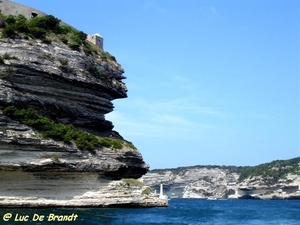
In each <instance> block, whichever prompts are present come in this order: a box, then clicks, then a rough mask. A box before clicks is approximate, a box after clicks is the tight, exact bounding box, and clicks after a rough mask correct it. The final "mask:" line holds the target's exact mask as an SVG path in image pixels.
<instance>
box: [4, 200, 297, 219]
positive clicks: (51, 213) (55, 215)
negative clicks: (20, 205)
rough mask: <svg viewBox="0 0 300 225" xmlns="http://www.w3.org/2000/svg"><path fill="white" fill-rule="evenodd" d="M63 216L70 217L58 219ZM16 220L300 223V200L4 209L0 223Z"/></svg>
mask: <svg viewBox="0 0 300 225" xmlns="http://www.w3.org/2000/svg"><path fill="white" fill-rule="evenodd" d="M76 215H77V217H76ZM10 216H11V217H10ZM63 216H66V217H65V220H70V221H58V220H63V219H64V218H63ZM9 217H10V218H9ZM22 220H23V221H22ZM32 220H35V221H32ZM39 220H40V221H39ZM49 220H50V221H49ZM15 224H18V225H29V224H30V225H33V224H39V225H48V224H52V225H57V224H61V225H69V224H72V225H73V224H74V225H76V224H84V225H92V224H94V225H95V224H99V225H100V224H101V225H102V224H103V225H115V224H116V225H119V224H120V225H121V224H122V225H129V224H133V225H139V224H153V225H154V224H178V225H179V224H180V225H181V224H182V225H197V224H203V225H226V224H232V225H266V224H270V225H273V224H274V225H281V224H282V225H299V224H300V201H299V200H272V201H267V200H216V201H206V200H196V199H172V200H170V202H169V207H167V208H149V209H66V208H63V209H61V208H55V209H0V225H15Z"/></svg>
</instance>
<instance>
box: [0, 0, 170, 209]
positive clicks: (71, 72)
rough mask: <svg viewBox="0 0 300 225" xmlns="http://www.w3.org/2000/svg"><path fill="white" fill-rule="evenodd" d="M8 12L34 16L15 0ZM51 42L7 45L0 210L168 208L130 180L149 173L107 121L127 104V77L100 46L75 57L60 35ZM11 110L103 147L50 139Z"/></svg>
mask: <svg viewBox="0 0 300 225" xmlns="http://www.w3.org/2000/svg"><path fill="white" fill-rule="evenodd" d="M0 9H4V10H2V13H10V12H11V11H12V12H15V11H16V10H17V11H18V12H20V13H22V12H24V13H26V15H25V16H26V17H27V18H30V17H29V16H28V15H27V14H28V13H30V11H31V10H32V9H31V8H30V7H23V6H22V5H19V4H14V3H12V2H9V1H7V0H3V1H1V2H0ZM35 12H37V13H38V14H39V15H43V13H41V12H40V11H35ZM13 14H14V15H15V13H13ZM16 14H18V13H17V12H16ZM2 22H3V21H2ZM62 24H63V23H62ZM72 29H73V28H72ZM0 31H1V28H0ZM47 35H48V36H47V38H48V39H47V41H45V40H39V39H36V38H32V37H29V36H27V37H26V38H25V37H24V35H23V36H22V35H18V34H15V35H12V37H10V38H2V39H0V189H1V193H0V207H56V206H59V207H61V206H63V207H153V206H167V201H166V200H161V199H159V196H158V195H156V194H154V193H153V191H152V190H151V189H150V188H149V187H147V186H145V185H143V184H141V183H139V185H137V186H134V185H133V186H132V185H130V184H128V183H126V182H124V181H123V180H122V179H124V178H130V179H136V178H139V177H141V176H142V175H144V174H145V173H146V172H147V171H148V168H149V166H148V165H147V164H146V163H145V162H144V160H143V157H142V155H141V154H140V152H139V151H138V150H137V149H136V148H135V147H134V146H133V145H132V144H131V143H130V142H128V141H126V140H124V139H123V138H122V136H121V135H120V134H119V133H118V132H117V131H114V130H113V124H112V122H111V121H108V120H106V119H105V114H107V113H109V112H111V111H112V110H113V104H112V101H113V100H114V99H118V98H126V97H127V88H126V85H125V84H124V83H123V81H122V80H123V79H124V78H125V77H124V76H123V73H124V70H123V69H122V68H121V66H120V65H119V64H118V63H117V62H116V60H115V58H114V57H113V56H111V55H110V54H109V53H107V52H105V51H103V50H102V49H99V48H98V47H97V46H96V45H95V46H93V45H92V44H91V43H90V45H89V44H87V43H85V46H90V48H92V49H93V53H87V52H85V51H84V47H83V46H80V47H78V48H77V49H76V50H72V49H71V48H70V47H69V46H68V45H67V44H65V43H64V42H63V41H61V38H60V37H57V36H55V34H54V33H51V34H47ZM7 107H14V108H16V109H18V110H21V109H24V110H25V109H28V108H32V109H34V110H36V111H35V112H37V113H38V115H39V116H40V117H41V116H42V117H43V118H46V119H47V121H51V124H56V125H57V124H60V125H61V126H70V127H72V129H73V130H72V132H73V131H76V132H81V133H80V134H81V135H82V134H83V133H84V135H85V136H84V135H82V136H80V137H79V138H81V139H80V143H85V142H86V141H88V139H89V138H91V139H92V140H93V141H97V144H96V145H95V144H93V143H92V144H91V143H89V144H90V145H89V146H92V147H86V146H88V145H86V146H84V147H83V146H80V145H78V143H77V142H76V141H74V139H68V140H67V141H66V140H61V139H55V138H53V139H52V138H49V137H47V136H46V135H45V134H44V133H43V131H42V130H40V129H38V128H37V127H34V126H33V125H32V124H33V123H30V120H29V123H26V122H24V121H22V120H19V119H18V118H17V117H13V116H12V115H10V114H6V113H5V109H7ZM46 119H44V120H42V121H41V123H44V122H45V120H46ZM21 121H22V122H21ZM27 122H28V121H27ZM31 122H32V121H31ZM26 124H27V125H26ZM29 124H31V125H32V127H31V126H30V125H29ZM52 132H53V131H52ZM55 132H56V131H55ZM59 132H61V130H58V131H57V133H55V134H54V136H55V135H59ZM74 136H76V135H75V134H74V133H72V134H70V137H74ZM82 137H85V139H84V138H82ZM77 138H78V135H77ZM104 138H106V139H105V141H106V144H105V142H100V140H103V139H104ZM82 139H84V140H82ZM99 143H101V145H99ZM111 143H117V144H116V146H114V145H112V144H111ZM93 148H95V149H93Z"/></svg>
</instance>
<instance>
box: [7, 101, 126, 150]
mask: <svg viewBox="0 0 300 225" xmlns="http://www.w3.org/2000/svg"><path fill="white" fill-rule="evenodd" d="M2 112H3V114H5V115H6V116H8V117H10V118H12V119H15V120H18V121H20V122H21V123H23V124H26V125H28V126H32V127H33V128H35V129H37V130H38V131H40V132H41V134H42V135H43V137H45V138H53V139H54V140H57V141H63V142H65V143H70V142H72V141H73V142H74V143H75V144H76V146H77V147H78V148H79V149H81V150H88V151H90V152H91V153H95V150H96V148H98V147H101V146H102V147H108V148H113V149H120V148H122V147H123V145H122V143H123V141H122V140H118V139H113V138H98V137H96V136H95V135H93V134H90V133H87V132H85V131H81V130H77V129H75V127H74V126H73V125H65V124H62V123H55V122H54V121H52V120H50V119H49V118H47V117H44V116H41V115H40V114H39V113H38V111H37V110H35V109H33V108H27V109H18V108H16V107H15V106H8V107H6V108H5V109H3V110H2Z"/></svg>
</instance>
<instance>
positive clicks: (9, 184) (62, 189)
mask: <svg viewBox="0 0 300 225" xmlns="http://www.w3.org/2000/svg"><path fill="white" fill-rule="evenodd" d="M0 186H1V195H0V207H57V206H59V207H154V206H156V207H157V206H167V201H164V200H162V199H159V198H158V195H155V194H153V193H152V192H151V189H150V188H149V187H146V186H143V185H142V184H141V183H138V184H136V183H135V182H134V180H132V179H123V180H119V181H112V180H109V179H103V178H101V177H100V176H99V175H97V174H96V173H87V172H81V173H80V172H78V173H74V172H72V173H66V172H56V171H51V172H36V173H29V172H22V171H21V170H17V171H3V170H2V171H1V180H0Z"/></svg>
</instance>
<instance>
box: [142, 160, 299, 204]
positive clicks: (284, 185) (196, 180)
mask: <svg viewBox="0 0 300 225" xmlns="http://www.w3.org/2000/svg"><path fill="white" fill-rule="evenodd" d="M299 166H300V164H299V165H298V167H299ZM273 169H276V168H273ZM277 169H278V168H277ZM239 177H240V173H239V172H233V171H231V170H230V169H228V168H224V167H218V166H215V167H214V166H207V167H206V166H199V167H197V166H196V167H191V168H188V167H186V168H177V169H163V170H154V171H150V172H148V173H147V174H146V175H144V176H143V177H142V178H141V179H140V180H141V181H143V182H144V183H145V184H147V185H149V186H151V187H152V188H153V189H156V190H159V186H158V185H157V181H158V180H159V181H162V182H163V183H164V191H165V193H166V194H167V195H168V196H169V197H171V198H201V199H228V198H231V199H300V174H297V173H296V174H293V173H288V174H287V175H286V176H285V177H284V178H281V179H279V180H278V181H277V182H275V183H270V179H267V178H266V177H264V178H263V177H262V176H251V177H248V178H246V179H244V180H243V181H239Z"/></svg>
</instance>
